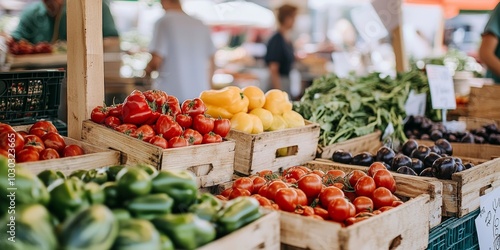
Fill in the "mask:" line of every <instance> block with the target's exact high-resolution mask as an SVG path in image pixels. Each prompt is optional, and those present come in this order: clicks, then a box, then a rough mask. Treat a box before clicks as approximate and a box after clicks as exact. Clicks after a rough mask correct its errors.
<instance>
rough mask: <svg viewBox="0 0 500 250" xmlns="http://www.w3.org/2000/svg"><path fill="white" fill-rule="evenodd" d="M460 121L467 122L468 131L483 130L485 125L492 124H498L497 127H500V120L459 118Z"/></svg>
mask: <svg viewBox="0 0 500 250" xmlns="http://www.w3.org/2000/svg"><path fill="white" fill-rule="evenodd" d="M458 120H459V121H461V122H465V126H466V128H467V129H477V128H481V127H482V126H484V125H488V124H492V123H493V124H496V125H497V126H500V119H487V118H477V117H468V116H461V117H459V118H458Z"/></svg>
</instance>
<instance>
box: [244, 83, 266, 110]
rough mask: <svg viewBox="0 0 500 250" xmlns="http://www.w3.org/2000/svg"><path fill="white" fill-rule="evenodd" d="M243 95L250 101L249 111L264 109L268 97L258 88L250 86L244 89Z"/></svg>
mask: <svg viewBox="0 0 500 250" xmlns="http://www.w3.org/2000/svg"><path fill="white" fill-rule="evenodd" d="M242 90H243V94H244V95H245V96H246V97H248V100H249V101H250V102H249V103H248V110H253V109H256V108H262V107H263V106H264V103H266V97H265V96H264V92H263V91H262V90H261V89H259V87H257V86H248V87H245V88H243V89H242Z"/></svg>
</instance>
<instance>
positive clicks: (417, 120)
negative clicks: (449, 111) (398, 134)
mask: <svg viewBox="0 0 500 250" xmlns="http://www.w3.org/2000/svg"><path fill="white" fill-rule="evenodd" d="M404 128H405V133H406V136H408V138H411V139H421V140H433V141H436V140H439V139H446V140H448V141H450V142H463V143H478V144H483V143H490V144H495V145H500V130H499V129H498V127H497V125H496V124H494V123H492V124H487V125H484V126H483V127H482V128H478V129H471V130H470V131H464V132H452V131H448V130H447V129H446V127H445V126H444V125H443V124H442V123H441V122H433V121H431V120H430V119H428V118H426V117H422V116H410V117H408V121H407V122H406V123H405V126H404Z"/></svg>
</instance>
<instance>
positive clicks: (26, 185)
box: [0, 158, 50, 212]
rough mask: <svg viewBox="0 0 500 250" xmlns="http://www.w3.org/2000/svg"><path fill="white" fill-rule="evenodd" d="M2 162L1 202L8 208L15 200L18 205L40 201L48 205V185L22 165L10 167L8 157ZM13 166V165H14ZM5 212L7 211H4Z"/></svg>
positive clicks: (4, 207)
mask: <svg viewBox="0 0 500 250" xmlns="http://www.w3.org/2000/svg"><path fill="white" fill-rule="evenodd" d="M2 159H3V162H2V163H0V204H2V206H1V207H2V209H1V210H5V209H8V206H7V205H8V204H10V203H11V201H14V200H15V204H16V205H20V204H33V203H40V204H43V205H46V204H47V203H48V202H49V199H50V195H49V192H48V191H47V187H45V185H44V184H43V183H42V181H41V180H40V179H39V178H38V177H37V176H36V175H34V174H33V173H31V172H29V171H28V170H26V169H23V168H21V167H18V166H16V167H9V165H11V164H13V163H11V164H9V165H8V164H7V159H6V158H2ZM12 166H13V165H12ZM3 212H5V211H3Z"/></svg>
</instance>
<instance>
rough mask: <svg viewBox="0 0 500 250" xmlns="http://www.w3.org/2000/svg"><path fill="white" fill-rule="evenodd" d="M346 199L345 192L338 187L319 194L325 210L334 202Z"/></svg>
mask: <svg viewBox="0 0 500 250" xmlns="http://www.w3.org/2000/svg"><path fill="white" fill-rule="evenodd" d="M339 198H342V199H343V198H344V192H342V190H341V189H339V188H337V187H326V188H324V189H323V190H322V191H321V193H319V201H320V202H321V206H322V207H323V208H325V209H326V208H328V206H329V205H330V203H332V202H333V201H334V200H336V199H339Z"/></svg>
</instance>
